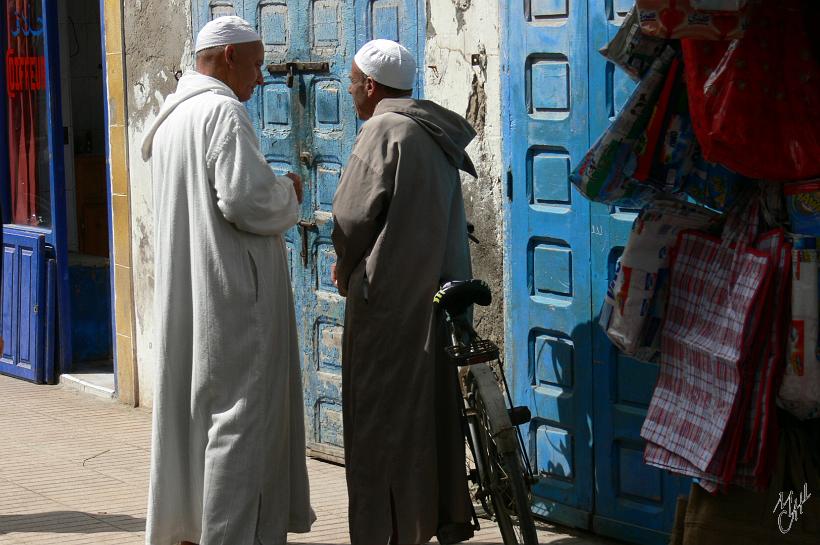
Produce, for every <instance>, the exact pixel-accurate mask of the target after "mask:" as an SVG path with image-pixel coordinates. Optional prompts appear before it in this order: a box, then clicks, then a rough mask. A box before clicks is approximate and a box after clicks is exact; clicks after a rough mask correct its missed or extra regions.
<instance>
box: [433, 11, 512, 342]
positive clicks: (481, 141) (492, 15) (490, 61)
mask: <svg viewBox="0 0 820 545" xmlns="http://www.w3.org/2000/svg"><path fill="white" fill-rule="evenodd" d="M426 1H427V6H426V13H427V42H426V48H425V56H426V58H425V65H426V66H425V72H424V78H425V87H424V94H425V98H428V99H430V100H433V101H436V102H438V103H439V104H441V105H442V106H445V107H447V108H449V109H451V110H453V111H455V112H457V113H459V114H461V115H464V116H465V117H466V118H467V119H468V120H469V121H470V123H472V124H473V126H474V127H475V129H476V131H477V132H478V136H477V137H476V139H475V140H474V141H473V143H472V144H471V145H470V147H469V148H468V151H469V153H470V156H471V157H472V159H473V162H474V163H475V165H476V170H477V171H478V179H474V178H472V177H471V176H468V175H463V176H462V179H463V187H464V199H465V205H466V208H467V217H468V219H469V220H470V221H471V222H472V223H473V224H474V225H475V227H476V232H475V234H476V236H477V238H478V239H479V240H480V241H481V244H479V245H473V246H472V252H473V275H474V276H475V277H477V278H482V279H484V280H486V281H487V282H488V283H489V284H490V287H491V288H492V290H493V304H492V306H491V307H489V308H488V309H477V311H476V323H477V324H478V326H479V327H480V332H481V333H482V335H484V336H485V337H488V338H491V339H493V340H494V341H496V342H498V343H502V342H503V339H504V322H503V314H502V309H503V274H502V271H503V248H504V245H503V236H504V229H503V223H502V222H503V202H502V192H501V164H502V160H501V159H502V157H501V88H500V85H501V80H500V76H499V66H500V57H499V38H500V34H501V28H500V22H499V20H500V15H499V2H498V0H426Z"/></svg>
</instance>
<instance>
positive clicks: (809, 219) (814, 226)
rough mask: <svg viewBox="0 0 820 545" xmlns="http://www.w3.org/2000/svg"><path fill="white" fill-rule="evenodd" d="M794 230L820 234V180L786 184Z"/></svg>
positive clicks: (787, 206) (814, 234) (790, 217)
mask: <svg viewBox="0 0 820 545" xmlns="http://www.w3.org/2000/svg"><path fill="white" fill-rule="evenodd" d="M783 194H784V195H785V196H786V208H787V209H788V211H789V220H790V221H791V224H792V231H793V232H795V233H798V234H801V235H813V236H815V237H817V236H820V180H812V181H811V182H804V183H795V184H786V185H785V186H784V187H783Z"/></svg>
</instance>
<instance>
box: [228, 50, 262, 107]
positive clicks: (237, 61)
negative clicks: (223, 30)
mask: <svg viewBox="0 0 820 545" xmlns="http://www.w3.org/2000/svg"><path fill="white" fill-rule="evenodd" d="M225 57H226V59H227V61H228V81H227V82H226V83H227V84H228V86H229V87H230V88H231V90H232V91H233V92H234V93H235V94H236V96H237V98H239V100H240V101H242V102H245V101H247V100H250V98H251V96H252V95H253V91H254V89H256V86H257V85H262V83H264V78H263V76H262V65H263V64H264V63H265V47H264V46H263V45H262V42H249V43H244V44H235V45H229V46H227V48H226V49H225Z"/></svg>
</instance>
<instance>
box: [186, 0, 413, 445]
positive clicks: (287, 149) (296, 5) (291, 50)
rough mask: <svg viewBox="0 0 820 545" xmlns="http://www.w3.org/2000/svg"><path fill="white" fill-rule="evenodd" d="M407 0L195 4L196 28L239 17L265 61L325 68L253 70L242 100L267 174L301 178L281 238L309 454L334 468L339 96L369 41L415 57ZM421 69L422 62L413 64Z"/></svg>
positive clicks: (346, 134)
mask: <svg viewBox="0 0 820 545" xmlns="http://www.w3.org/2000/svg"><path fill="white" fill-rule="evenodd" d="M417 4H418V2H417V0H361V1H351V0H297V1H293V0H290V1H288V2H285V1H284V0H272V1H271V0H262V1H260V0H244V2H243V1H242V0H235V1H231V0H217V1H215V0H211V1H208V0H199V1H198V2H196V4H195V6H194V7H195V15H194V16H195V21H196V22H197V25H196V28H197V29H199V28H201V27H202V25H204V24H205V23H206V22H207V21H209V20H210V19H212V18H214V17H217V16H220V15H232V14H239V15H241V16H243V17H244V18H245V19H246V20H248V21H249V22H251V23H252V24H253V25H254V26H255V27H256V29H257V30H258V32H259V33H260V35H261V36H262V38H263V42H264V44H265V60H266V62H267V63H285V62H291V61H327V62H329V63H330V69H329V71H328V72H326V73H297V74H296V76H295V77H294V81H293V86H292V87H288V86H287V78H286V77H285V76H284V75H273V76H271V75H269V74H268V73H267V71H265V70H263V75H264V76H265V83H264V85H263V86H262V87H261V88H259V89H257V91H256V93H255V94H254V97H253V98H252V99H251V100H250V101H249V102H248V103H247V108H248V112H249V113H250V115H251V118H252V119H253V120H254V122H255V123H256V126H257V131H258V134H259V137H260V142H261V147H262V153H263V154H264V155H265V157H266V158H267V160H268V162H269V164H270V166H271V169H272V170H273V171H274V172H276V173H278V174H284V173H286V172H288V171H293V172H296V173H298V174H300V175H301V176H302V179H303V180H304V189H305V198H304V203H303V204H302V210H301V214H300V220H301V222H300V225H299V226H297V227H294V228H293V229H291V230H290V231H288V232H287V233H286V235H285V237H284V242H285V247H286V250H287V255H288V261H289V267H290V273H291V281H292V287H293V294H294V299H295V306H296V320H297V326H298V329H299V345H300V347H301V350H302V370H303V383H304V388H305V390H304V396H305V425H306V432H307V433H306V437H307V443H308V448H309V450H310V451H311V452H312V453H313V454H315V455H317V456H320V457H324V458H328V459H332V460H336V461H341V460H342V459H343V458H342V456H343V451H342V413H341V411H342V405H341V339H342V325H343V322H344V299H343V298H342V297H341V296H340V295H339V294H338V292H337V291H336V288H335V287H334V286H333V284H332V283H331V281H330V268H331V266H332V265H333V263H335V255H334V252H333V245H332V243H331V240H330V233H331V231H332V228H333V221H332V214H331V205H332V202H333V195H334V193H335V191H336V187H337V185H338V182H339V178H340V177H341V173H342V170H343V168H344V164H345V162H346V161H347V158H348V157H349V156H350V152H351V150H352V148H353V142H354V139H355V136H356V131H357V127H358V123H357V120H356V117H355V110H354V107H353V102H352V99H351V98H350V95H349V94H348V93H347V86H348V81H347V74H348V72H349V70H350V63H351V62H352V59H353V55H354V54H355V52H356V50H357V48H358V47H359V46H361V45H362V44H363V43H364V42H365V41H367V40H370V39H372V38H374V37H386V38H391V39H397V40H399V41H400V42H402V43H403V44H404V45H405V46H407V47H408V48H409V49H410V50H411V51H413V52H415V53H416V55H417V56H418V58H419V59H420V58H421V54H422V48H423V39H422V38H421V37H420V30H419V25H418V24H417V21H418V13H417V10H418V7H417ZM419 65H420V66H422V63H421V62H419Z"/></svg>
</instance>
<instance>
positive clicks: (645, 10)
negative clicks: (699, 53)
mask: <svg viewBox="0 0 820 545" xmlns="http://www.w3.org/2000/svg"><path fill="white" fill-rule="evenodd" d="M745 4H746V2H745V0H743V1H739V0H702V1H697V0H637V2H635V5H636V6H637V7H638V13H639V15H640V23H641V30H643V32H644V34H647V35H649V36H655V37H657V38H675V39H677V38H692V39H695V40H732V39H735V38H739V37H741V36H742V35H743V32H744V30H745V27H746V10H745V9H744V8H745Z"/></svg>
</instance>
